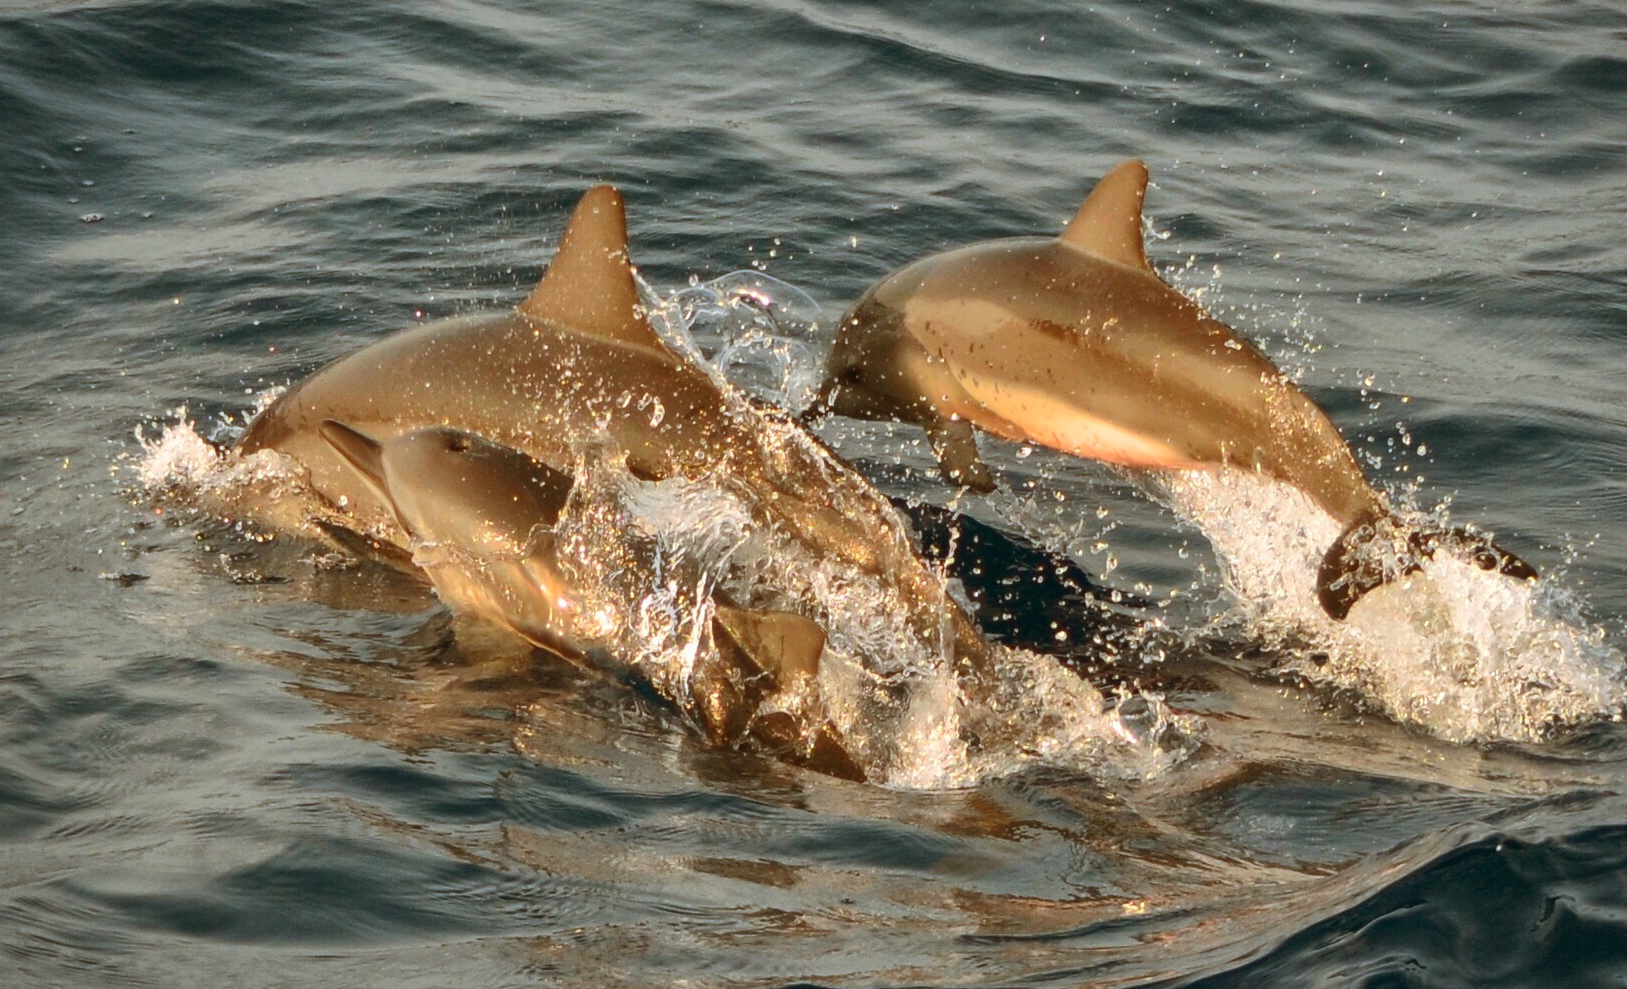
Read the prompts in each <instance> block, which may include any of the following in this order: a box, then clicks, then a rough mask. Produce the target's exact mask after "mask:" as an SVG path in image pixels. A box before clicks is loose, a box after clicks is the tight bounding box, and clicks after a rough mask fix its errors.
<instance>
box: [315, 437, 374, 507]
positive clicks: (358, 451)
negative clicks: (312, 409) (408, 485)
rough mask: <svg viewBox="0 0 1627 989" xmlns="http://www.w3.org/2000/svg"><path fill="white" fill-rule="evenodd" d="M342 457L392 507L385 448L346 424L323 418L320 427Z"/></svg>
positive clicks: (326, 438)
mask: <svg viewBox="0 0 1627 989" xmlns="http://www.w3.org/2000/svg"><path fill="white" fill-rule="evenodd" d="M316 431H317V432H318V433H321V434H322V438H323V439H324V440H327V441H328V445H329V446H331V447H333V449H334V451H335V452H337V453H338V454H339V456H341V457H344V458H345V461H346V462H347V463H349V464H350V466H352V467H354V468H355V469H356V473H358V474H360V475H361V476H362V480H364V481H366V482H367V486H368V487H370V488H372V489H373V490H374V492H376V493H377V494H378V496H379V497H380V498H382V499H383V500H384V502H385V504H389V502H390V498H389V489H388V488H387V487H386V485H385V483H384V447H382V446H380V445H379V443H378V441H377V440H375V439H373V438H372V437H371V436H368V435H367V434H366V433H362V432H359V431H357V430H355V429H352V428H351V427H349V426H347V425H345V424H344V423H342V422H340V421H339V420H337V419H323V420H322V422H321V423H320V424H319V425H318V426H317V427H316Z"/></svg>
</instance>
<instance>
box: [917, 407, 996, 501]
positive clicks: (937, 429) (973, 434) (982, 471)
mask: <svg viewBox="0 0 1627 989" xmlns="http://www.w3.org/2000/svg"><path fill="white" fill-rule="evenodd" d="M926 435H927V440H928V441H929V442H930V443H931V444H932V453H933V456H935V457H937V458H938V471H939V472H940V473H942V474H943V479H944V480H946V481H948V482H949V483H950V484H954V485H959V486H961V487H966V488H970V489H972V490H973V491H976V492H977V493H978V494H988V493H989V492H990V491H993V490H994V475H993V474H991V473H990V472H989V468H988V465H987V464H985V463H983V459H982V458H981V457H980V456H979V455H978V452H977V431H976V430H974V429H973V428H972V424H971V423H969V422H967V421H966V420H965V419H950V418H947V417H942V416H940V417H936V418H933V419H932V420H930V421H929V422H927V424H926Z"/></svg>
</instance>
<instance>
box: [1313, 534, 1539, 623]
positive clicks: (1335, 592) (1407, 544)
mask: <svg viewBox="0 0 1627 989" xmlns="http://www.w3.org/2000/svg"><path fill="white" fill-rule="evenodd" d="M1441 549H1445V550H1448V551H1449V552H1454V553H1457V554H1459V555H1462V556H1467V557H1468V558H1469V560H1470V562H1472V563H1473V564H1474V565H1475V566H1477V567H1479V568H1480V569H1482V570H1487V571H1495V572H1497V573H1500V574H1504V575H1506V576H1509V577H1513V578H1515V579H1516V580H1536V579H1537V571H1536V568H1535V567H1533V566H1531V564H1529V563H1527V562H1525V561H1524V560H1522V559H1520V558H1519V557H1517V556H1515V555H1514V554H1513V553H1510V552H1509V551H1508V550H1506V549H1503V548H1502V547H1501V546H1498V545H1497V544H1496V543H1494V542H1492V541H1491V540H1490V539H1487V538H1486V537H1485V536H1483V535H1480V534H1479V533H1474V532H1469V531H1468V530H1466V529H1446V530H1435V531H1430V530H1423V529H1414V528H1411V527H1409V526H1406V524H1405V523H1403V522H1400V521H1399V520H1397V519H1394V518H1379V519H1373V518H1370V517H1363V518H1359V519H1357V520H1356V521H1355V522H1354V523H1352V524H1351V525H1350V527H1349V528H1347V529H1345V531H1344V532H1342V533H1340V534H1339V538H1338V539H1336V540H1334V542H1333V545H1332V546H1331V547H1329V549H1328V551H1327V554H1326V555H1324V556H1323V557H1322V567H1321V569H1320V571H1319V572H1318V573H1317V578H1316V599H1317V602H1318V603H1320V604H1321V605H1322V610H1323V611H1325V612H1327V613H1328V615H1329V616H1330V617H1332V618H1334V619H1336V620H1338V621H1344V619H1345V617H1346V616H1347V615H1349V614H1350V609H1351V608H1352V607H1353V606H1354V605H1355V603H1356V602H1357V601H1360V600H1361V599H1362V597H1363V596H1364V595H1366V594H1367V593H1368V592H1369V591H1372V590H1374V589H1376V588H1378V587H1381V586H1383V585H1384V584H1387V583H1390V582H1392V581H1395V580H1399V579H1401V578H1402V577H1405V576H1407V575H1408V574H1413V573H1417V572H1418V571H1419V570H1420V569H1422V567H1423V561H1425V560H1428V559H1431V558H1433V557H1434V555H1435V553H1436V551H1437V550H1441Z"/></svg>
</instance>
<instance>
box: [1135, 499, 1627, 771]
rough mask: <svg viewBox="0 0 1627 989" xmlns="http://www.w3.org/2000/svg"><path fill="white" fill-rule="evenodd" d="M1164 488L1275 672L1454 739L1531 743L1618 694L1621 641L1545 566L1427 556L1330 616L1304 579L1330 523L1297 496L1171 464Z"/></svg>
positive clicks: (1601, 710)
mask: <svg viewBox="0 0 1627 989" xmlns="http://www.w3.org/2000/svg"><path fill="white" fill-rule="evenodd" d="M1162 487H1163V489H1164V493H1165V496H1166V497H1167V499H1168V501H1169V503H1170V505H1171V506H1172V507H1173V508H1174V509H1175V510H1176V511H1177V512H1179V513H1180V514H1181V515H1182V516H1183V517H1185V518H1187V519H1189V520H1190V521H1192V522H1193V523H1194V524H1196V525H1197V526H1198V527H1199V528H1200V529H1201V530H1202V531H1203V533H1204V535H1205V536H1207V537H1208V538H1209V540H1210V542H1211V543H1212V544H1213V546H1214V549H1215V553H1216V556H1217V557H1218V558H1219V559H1220V562H1221V565H1222V569H1223V575H1224V580H1225V584H1226V588H1227V590H1228V591H1229V592H1230V593H1231V595H1232V596H1233V598H1234V600H1235V603H1236V607H1235V610H1234V611H1233V612H1231V613H1230V614H1229V615H1228V616H1226V617H1227V618H1229V619H1231V620H1235V621H1239V622H1241V623H1242V624H1243V625H1244V626H1246V627H1247V629H1249V630H1250V631H1251V632H1252V633H1253V634H1256V635H1259V636H1262V637H1263V638H1265V639H1266V640H1267V641H1268V642H1270V643H1272V644H1274V645H1275V646H1277V647H1278V648H1280V649H1281V650H1282V651H1283V655H1284V659H1283V661H1282V663H1281V664H1280V667H1279V669H1281V670H1282V671H1284V672H1290V673H1294V674H1298V675H1300V676H1303V677H1304V678H1305V679H1307V680H1309V681H1312V682H1313V683H1320V684H1324V685H1327V686H1330V687H1335V688H1344V689H1348V690H1352V691H1356V692H1358V693H1359V695H1360V696H1361V697H1362V698H1365V699H1366V700H1367V701H1368V702H1369V703H1371V704H1372V705H1374V706H1376V707H1378V708H1379V709H1381V710H1383V711H1384V712H1385V713H1387V714H1388V715H1390V716H1391V717H1393V718H1396V719H1397V720H1399V721H1403V722H1406V723H1409V724H1413V725H1417V726H1419V727H1422V728H1424V729H1426V730H1428V731H1430V732H1432V733H1434V734H1436V735H1438V736H1440V737H1442V738H1445V739H1449V740H1452V741H1463V742H1466V741H1494V740H1510V741H1534V740H1539V739H1541V738H1544V737H1546V736H1547V735H1548V734H1550V733H1551V732H1552V730H1553V729H1554V728H1556V727H1559V726H1565V725H1575V724H1579V723H1585V722H1588V721H1594V720H1598V719H1603V718H1611V717H1617V716H1619V715H1620V713H1621V711H1622V708H1623V705H1624V704H1627V680H1624V676H1623V669H1624V663H1623V656H1622V654H1621V652H1620V650H1618V649H1617V648H1616V647H1615V646H1614V645H1612V644H1611V643H1610V642H1609V641H1608V640H1607V638H1606V635H1605V632H1604V630H1603V629H1602V628H1600V627H1598V626H1596V625H1592V624H1589V623H1587V622H1586V621H1584V620H1583V619H1582V618H1581V617H1580V615H1579V614H1577V609H1576V608H1575V607H1574V606H1573V605H1572V603H1571V602H1569V601H1568V600H1567V598H1566V596H1565V594H1564V593H1563V589H1562V587H1560V586H1558V585H1557V584H1556V583H1555V580H1554V578H1553V576H1552V575H1550V576H1549V577H1548V578H1547V579H1545V580H1543V581H1540V582H1538V583H1537V584H1535V585H1532V584H1529V583H1525V582H1521V581H1516V580H1513V579H1511V578H1508V577H1505V576H1502V575H1500V574H1496V573H1491V572H1487V571H1484V570H1481V569H1479V568H1478V567H1476V566H1474V565H1473V564H1472V563H1469V562H1467V561H1465V560H1463V559H1459V558H1456V557H1453V556H1451V555H1450V554H1448V553H1446V552H1444V551H1443V552H1438V553H1437V554H1436V557H1435V558H1434V559H1433V560H1430V561H1428V562H1426V563H1425V564H1424V568H1423V571H1422V572H1421V573H1418V574H1413V575H1411V576H1409V577H1406V578H1403V579H1401V580H1399V581H1397V582H1395V583H1393V584H1388V585H1385V586H1383V587H1381V588H1379V589H1377V590H1375V591H1373V592H1371V593H1369V594H1368V595H1367V596H1366V597H1364V598H1363V599H1362V600H1360V601H1358V602H1357V603H1356V605H1355V606H1354V607H1353V608H1352V609H1351V612H1350V615H1349V616H1348V618H1347V619H1346V620H1345V621H1343V622H1338V621H1334V620H1333V619H1331V618H1329V617H1328V616H1327V615H1326V614H1324V613H1323V612H1322V609H1321V608H1320V607H1319V606H1318V604H1317V601H1316V596H1315V587H1316V575H1317V570H1318V568H1319V566H1320V564H1321V558H1322V554H1323V552H1324V551H1325V550H1326V548H1327V547H1328V546H1330V545H1331V544H1332V543H1333V540H1334V539H1335V538H1337V536H1338V534H1339V526H1338V525H1337V523H1335V522H1334V521H1333V519H1331V518H1329V517H1328V516H1327V515H1326V514H1324V513H1323V512H1322V511H1320V510H1319V509H1318V508H1317V507H1316V506H1315V505H1314V504H1312V502H1311V501H1310V499H1309V498H1307V497H1306V496H1305V495H1304V494H1303V493H1301V492H1300V491H1298V490H1297V489H1294V488H1291V487H1288V486H1286V485H1283V484H1279V483H1276V482H1274V481H1271V480H1268V479H1266V478H1263V477H1259V476H1257V475H1253V474H1247V473H1242V472H1236V471H1216V472H1209V471H1192V472H1181V473H1179V474H1174V475H1170V476H1168V477H1167V478H1165V480H1164V482H1163V484H1162ZM1431 521H1432V522H1444V519H1443V518H1439V519H1431Z"/></svg>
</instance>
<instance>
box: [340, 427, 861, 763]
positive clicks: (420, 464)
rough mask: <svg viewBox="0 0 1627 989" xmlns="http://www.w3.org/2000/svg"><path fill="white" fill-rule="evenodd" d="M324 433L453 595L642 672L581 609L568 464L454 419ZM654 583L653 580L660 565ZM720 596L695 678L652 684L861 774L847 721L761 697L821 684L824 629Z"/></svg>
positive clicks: (736, 728) (758, 743) (538, 639)
mask: <svg viewBox="0 0 1627 989" xmlns="http://www.w3.org/2000/svg"><path fill="white" fill-rule="evenodd" d="M318 432H319V433H320V434H321V435H322V438H323V439H324V440H326V441H327V442H328V443H329V445H331V446H332V447H333V448H334V450H335V451H336V452H338V453H339V455H340V456H341V457H343V458H344V459H345V461H346V462H348V463H349V464H350V466H351V467H353V468H354V469H355V471H356V473H357V476H358V477H359V478H360V479H361V481H362V482H363V483H364V484H366V485H367V486H368V487H369V488H370V489H371V490H372V491H373V493H374V494H376V495H377V496H378V497H379V498H380V499H381V500H382V501H384V502H385V504H387V505H388V506H389V507H390V509H391V510H392V512H393V513H394V514H395V517H396V520H397V522H398V523H399V524H400V526H401V527H402V529H403V530H405V531H406V532H407V533H408V534H409V535H410V537H411V539H412V541H413V546H414V547H415V548H416V549H417V550H418V552H417V553H416V554H415V556H414V560H415V562H417V563H418V564H420V565H421V566H422V567H423V568H424V570H425V572H427V573H428V575H429V577H430V580H431V581H432V582H433V583H434V585H435V589H436V592H437V593H438V594H439V595H440V597H441V599H442V600H444V601H445V602H446V603H447V604H448V605H450V606H451V607H453V608H454V609H456V610H458V611H461V612H464V613H466V614H473V615H476V616H478V617H481V618H484V619H487V620H490V621H495V622H497V623H499V624H502V625H505V626H507V627H508V628H510V629H512V630H513V631H514V632H516V633H518V634H519V635H520V636H522V637H523V638H525V639H527V640H528V641H530V642H532V643H534V644H536V645H538V646H541V647H543V648H545V649H548V650H549V651H551V652H555V653H557V654H560V655H562V656H565V657H567V658H569V659H573V660H576V661H578V662H580V663H582V665H584V666H587V667H588V668H590V669H594V670H597V671H600V672H604V671H606V670H609V671H613V672H617V673H622V674H627V673H631V672H634V671H630V670H627V669H626V668H625V667H624V665H623V664H621V663H620V662H619V661H618V659H617V657H616V656H615V653H614V649H613V646H612V644H611V643H607V642H603V641H598V640H597V639H596V638H595V636H594V634H593V631H594V623H592V622H584V621H582V620H581V614H580V613H581V610H582V606H583V603H584V600H585V599H584V596H583V595H582V594H581V593H580V592H581V590H582V589H581V588H580V587H578V586H577V585H576V584H575V583H574V581H573V576H572V574H571V571H570V570H569V569H568V568H564V567H561V566H560V564H559V560H558V557H557V555H556V554H557V545H556V542H555V539H554V526H555V525H556V524H557V523H558V520H559V516H560V513H561V512H562V511H563V510H564V508H565V505H566V502H567V500H568V498H569V497H570V492H571V487H572V484H571V478H570V477H568V476H566V475H564V474H561V473H560V472H558V471H555V470H554V469H552V468H551V467H549V466H547V465H546V464H543V463H539V462H538V461H536V460H533V459H532V458H530V457H528V456H526V455H525V454H523V453H521V452H519V451H518V450H513V449H510V448H508V447H503V446H499V445H497V444H495V443H492V442H490V441H488V440H486V439H483V438H481V437H479V436H476V435H474V434H472V433H467V432H464V431H462V430H457V429H452V428H449V427H429V428H425V429H415V430H412V431H410V432H406V433H401V434H398V435H396V436H394V437H392V438H390V439H388V440H385V441H384V442H382V443H380V442H378V441H376V440H374V439H373V438H372V437H370V436H367V435H365V434H363V433H361V432H359V431H358V430H356V429H353V428H352V427H350V426H348V425H346V424H344V423H341V422H337V421H334V420H328V421H325V422H323V423H322V424H321V425H320V426H319V427H318ZM635 555H636V554H629V556H635ZM645 562H646V563H647V562H648V561H645ZM646 570H648V568H647V567H646ZM644 583H645V584H647V585H651V586H653V585H654V584H655V583H656V581H655V578H654V576H653V575H649V576H646V577H645V578H644ZM711 607H712V610H713V613H714V615H715V617H714V618H713V619H712V623H711V627H710V628H709V630H708V631H709V632H710V638H709V641H708V642H707V643H706V645H705V648H702V649H700V650H698V653H697V656H696V660H695V662H694V663H693V665H692V668H691V669H690V671H689V675H688V677H687V679H686V681H685V682H684V683H682V684H676V685H668V684H653V683H652V684H651V685H652V686H653V687H655V688H656V689H657V692H659V693H661V694H663V696H665V697H666V699H667V700H668V701H670V702H672V703H673V705H674V706H675V707H677V708H678V709H679V710H680V711H682V712H683V713H684V714H686V715H687V716H688V717H689V718H690V719H691V720H692V721H693V722H694V723H695V724H696V725H697V726H698V727H699V728H700V729H701V731H702V732H703V733H704V734H705V735H706V736H707V738H708V739H709V740H710V741H711V742H712V743H713V744H716V745H728V746H742V745H747V744H749V745H753V746H755V747H757V748H761V749H767V750H768V751H770V752H772V753H773V754H775V755H777V756H779V757H781V758H783V759H785V760H786V761H789V762H795V763H798V764H801V765H807V766H809V767H810V768H813V769H816V770H818V771H820V772H824V773H826V774H828V775H832V776H840V777H843V778H845V779H854V780H863V779H864V772H863V770H862V769H860V768H859V766H858V764H857V763H855V762H854V761H853V759H852V758H851V757H850V756H849V755H848V754H847V752H846V751H845V750H844V749H843V747H842V743H841V735H840V732H839V731H838V730H837V729H836V728H835V727H834V726H833V725H832V724H831V723H830V721H829V719H828V718H825V717H820V716H818V715H819V713H820V712H817V711H814V712H802V711H799V713H808V714H812V715H814V717H813V718H811V719H810V718H806V717H805V718H800V719H799V718H798V717H796V716H795V715H794V714H792V713H791V712H790V711H788V710H785V709H784V706H783V705H782V706H781V707H779V708H776V709H774V710H767V711H765V710H763V705H764V704H765V702H767V701H768V700H769V699H771V698H772V697H773V696H775V695H776V694H778V693H780V692H781V691H782V690H783V689H791V690H799V689H800V691H801V693H803V694H808V693H811V692H810V691H808V690H807V688H806V681H808V680H811V679H812V678H815V677H817V676H818V671H819V660H820V655H821V653H822V652H823V650H824V646H825V632H824V630H823V629H822V628H820V627H819V625H818V624H816V623H815V622H813V621H810V620H809V619H807V618H803V617H802V616H800V615H796V614H791V613H788V612H762V611H749V610H746V609H742V608H737V607H735V606H733V605H732V604H730V603H728V602H726V601H723V600H714V601H713V602H712V605H711ZM662 687H666V688H667V689H665V690H663V689H661V688H662Z"/></svg>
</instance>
